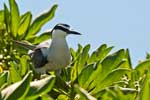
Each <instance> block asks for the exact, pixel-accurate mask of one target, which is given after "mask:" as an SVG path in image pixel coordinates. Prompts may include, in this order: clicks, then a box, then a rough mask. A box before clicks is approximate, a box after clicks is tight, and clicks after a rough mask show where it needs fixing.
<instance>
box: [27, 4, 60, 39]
mask: <svg viewBox="0 0 150 100" xmlns="http://www.w3.org/2000/svg"><path fill="white" fill-rule="evenodd" d="M57 6H58V5H57V4H54V5H53V6H52V8H51V9H50V10H49V11H48V12H46V13H43V14H42V15H40V16H39V17H37V18H36V19H35V20H34V21H33V23H32V24H31V26H30V28H29V32H28V33H27V36H26V39H27V40H28V39H30V37H32V36H33V35H35V34H37V33H38V32H39V31H40V29H41V27H42V26H43V25H44V24H45V23H46V22H48V21H50V20H51V19H52V18H53V17H54V14H55V11H56V8H57Z"/></svg>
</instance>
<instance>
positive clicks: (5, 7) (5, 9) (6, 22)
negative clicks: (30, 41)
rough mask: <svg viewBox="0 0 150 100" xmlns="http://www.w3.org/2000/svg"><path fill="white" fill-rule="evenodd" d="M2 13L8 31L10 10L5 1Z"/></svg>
mask: <svg viewBox="0 0 150 100" xmlns="http://www.w3.org/2000/svg"><path fill="white" fill-rule="evenodd" d="M4 15H5V24H6V29H7V31H8V32H10V12H9V10H8V8H7V6H6V4H5V3H4Z"/></svg>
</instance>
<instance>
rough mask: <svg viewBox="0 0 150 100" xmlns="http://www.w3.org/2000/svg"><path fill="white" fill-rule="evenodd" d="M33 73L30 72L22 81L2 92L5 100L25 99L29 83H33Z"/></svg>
mask: <svg viewBox="0 0 150 100" xmlns="http://www.w3.org/2000/svg"><path fill="white" fill-rule="evenodd" d="M31 78H32V77H31V72H29V73H28V74H27V75H26V76H25V77H24V79H23V80H22V81H20V82H17V83H15V84H12V85H10V86H8V87H7V88H5V89H3V90H2V92H1V95H2V99H3V100H18V99H21V98H22V99H23V98H24V97H25V96H26V94H27V92H28V90H29V85H30V84H29V82H30V81H31Z"/></svg>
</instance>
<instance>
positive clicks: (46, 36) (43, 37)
mask: <svg viewBox="0 0 150 100" xmlns="http://www.w3.org/2000/svg"><path fill="white" fill-rule="evenodd" d="M50 38H51V33H50V32H45V33H42V34H41V35H40V36H38V37H37V38H35V40H34V42H33V44H39V43H41V42H43V41H46V40H48V39H50Z"/></svg>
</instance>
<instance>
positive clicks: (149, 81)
mask: <svg viewBox="0 0 150 100" xmlns="http://www.w3.org/2000/svg"><path fill="white" fill-rule="evenodd" d="M149 99H150V74H149V73H147V75H146V77H145V79H144V81H143V84H142V86H141V91H140V94H139V95H138V97H137V100H149Z"/></svg>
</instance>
